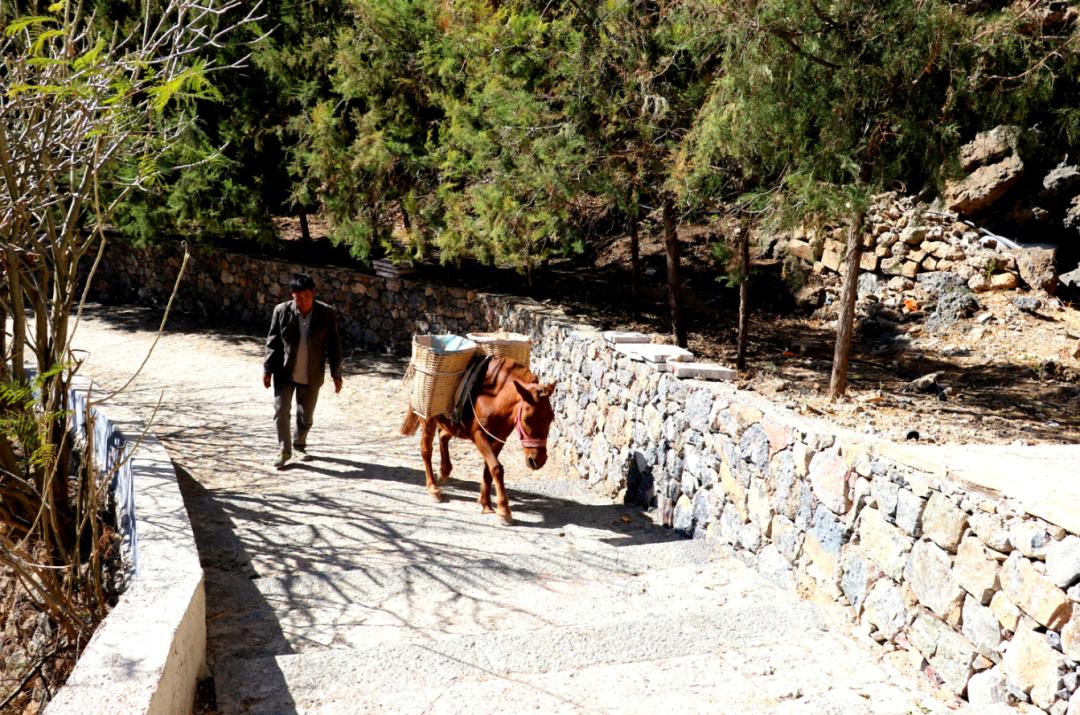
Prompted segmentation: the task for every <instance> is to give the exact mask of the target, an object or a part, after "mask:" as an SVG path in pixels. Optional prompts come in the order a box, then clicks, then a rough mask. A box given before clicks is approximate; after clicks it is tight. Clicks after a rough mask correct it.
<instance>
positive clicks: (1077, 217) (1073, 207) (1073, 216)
mask: <svg viewBox="0 0 1080 715" xmlns="http://www.w3.org/2000/svg"><path fill="white" fill-rule="evenodd" d="M1062 223H1064V224H1065V227H1066V228H1072V229H1075V230H1077V231H1080V196H1074V197H1073V199H1072V201H1071V202H1070V203H1069V208H1068V209H1067V210H1066V211H1065V220H1064V221H1063V222H1062Z"/></svg>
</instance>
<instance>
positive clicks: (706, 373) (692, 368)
mask: <svg viewBox="0 0 1080 715" xmlns="http://www.w3.org/2000/svg"><path fill="white" fill-rule="evenodd" d="M668 369H669V370H670V372H671V374H672V375H674V376H675V377H681V378H683V379H688V380H728V381H730V380H734V379H735V378H737V377H738V376H739V373H738V372H736V371H735V370H734V369H732V368H730V367H724V366H723V365H720V364H718V363H712V362H671V363H668Z"/></svg>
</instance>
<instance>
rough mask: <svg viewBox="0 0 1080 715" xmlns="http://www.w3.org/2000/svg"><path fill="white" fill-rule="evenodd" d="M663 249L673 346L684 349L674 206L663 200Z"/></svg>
mask: <svg viewBox="0 0 1080 715" xmlns="http://www.w3.org/2000/svg"><path fill="white" fill-rule="evenodd" d="M664 248H665V249H667V279H668V304H669V305H670V307H671V328H672V332H673V333H674V336H675V344H676V345H678V346H679V347H680V348H685V347H686V324H685V323H684V322H683V297H682V278H680V277H679V240H678V237H677V236H676V235H675V205H674V203H673V202H672V200H671V197H670V196H668V197H665V198H664Z"/></svg>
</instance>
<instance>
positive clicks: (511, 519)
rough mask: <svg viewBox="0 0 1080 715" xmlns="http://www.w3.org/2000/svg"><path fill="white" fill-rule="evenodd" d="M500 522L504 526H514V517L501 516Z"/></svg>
mask: <svg viewBox="0 0 1080 715" xmlns="http://www.w3.org/2000/svg"><path fill="white" fill-rule="evenodd" d="M499 521H500V522H502V525H503V526H512V525H513V524H514V517H512V516H510V515H509V514H499Z"/></svg>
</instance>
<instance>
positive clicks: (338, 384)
mask: <svg viewBox="0 0 1080 715" xmlns="http://www.w3.org/2000/svg"><path fill="white" fill-rule="evenodd" d="M339 392H341V378H340V377H335V378H334V394H337V393H339Z"/></svg>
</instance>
